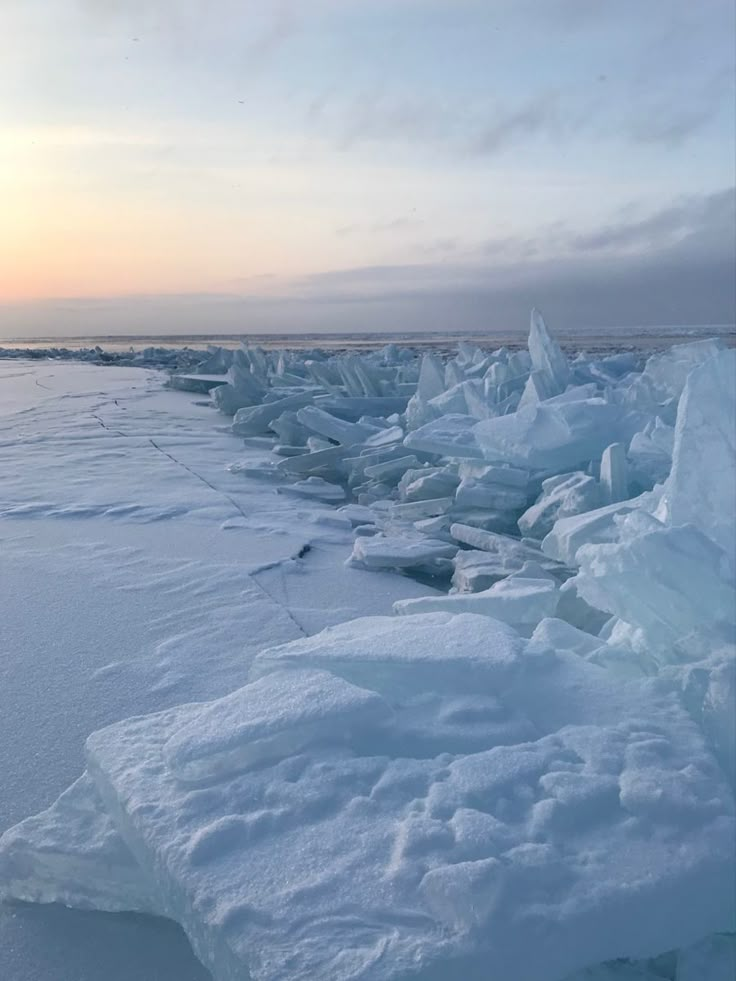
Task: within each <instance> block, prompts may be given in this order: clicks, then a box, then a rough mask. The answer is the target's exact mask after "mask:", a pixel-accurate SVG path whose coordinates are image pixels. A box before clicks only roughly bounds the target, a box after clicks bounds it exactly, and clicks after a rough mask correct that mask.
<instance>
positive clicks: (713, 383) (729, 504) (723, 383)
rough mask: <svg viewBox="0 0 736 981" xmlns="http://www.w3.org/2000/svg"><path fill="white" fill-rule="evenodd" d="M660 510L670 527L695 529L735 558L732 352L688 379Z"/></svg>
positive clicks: (735, 373)
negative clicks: (684, 525) (670, 467)
mask: <svg viewBox="0 0 736 981" xmlns="http://www.w3.org/2000/svg"><path fill="white" fill-rule="evenodd" d="M664 505H665V508H666V514H667V518H668V520H669V521H671V522H672V523H673V524H676V525H680V524H686V523H690V524H693V525H695V527H696V528H699V529H700V530H701V531H702V532H703V533H704V534H706V535H708V537H709V538H712V539H713V540H714V541H716V542H718V543H719V545H720V546H721V547H722V548H723V549H724V550H725V551H726V553H727V554H729V555H731V556H735V555H736V511H735V508H736V350H729V351H723V352H722V353H720V354H719V355H718V357H715V358H712V359H711V360H710V361H706V362H705V364H703V365H701V366H700V367H697V368H695V369H693V371H692V372H691V374H690V375H689V377H688V379H687V383H686V384H685V390H684V391H683V393H682V398H681V400H680V405H679V408H678V412H677V423H676V425H675V444H674V452H673V456H672V473H671V474H670V476H669V478H668V480H667V483H666V491H665V498H664Z"/></svg>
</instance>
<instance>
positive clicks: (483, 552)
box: [450, 524, 569, 593]
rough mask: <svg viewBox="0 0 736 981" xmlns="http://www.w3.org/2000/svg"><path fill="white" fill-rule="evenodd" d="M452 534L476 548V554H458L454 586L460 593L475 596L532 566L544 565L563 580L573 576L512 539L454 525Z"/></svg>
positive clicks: (462, 552) (451, 530) (466, 552)
mask: <svg viewBox="0 0 736 981" xmlns="http://www.w3.org/2000/svg"><path fill="white" fill-rule="evenodd" d="M450 533H451V534H452V535H453V537H454V538H455V539H456V540H457V541H459V542H463V543H465V544H467V545H472V546H473V548H474V550H473V551H461V552H458V554H457V555H456V556H455V576H454V577H453V586H455V588H456V589H457V590H458V592H461V593H463V592H471V593H472V592H477V591H478V589H487V588H488V587H489V586H492V585H493V584H494V582H498V581H499V580H500V579H504V578H505V577H506V576H508V575H510V574H511V573H513V572H518V571H519V570H520V569H521V568H522V567H523V566H524V565H525V564H526V563H529V562H534V563H538V564H540V565H541V566H542V567H543V568H544V569H545V570H546V571H547V572H548V573H552V574H553V575H554V576H555V577H556V578H558V579H560V580H562V579H565V578H566V576H567V575H569V572H568V571H567V570H566V569H565V567H564V566H560V564H559V563H557V562H555V561H554V560H551V559H548V558H547V557H546V556H545V555H543V554H542V553H541V552H540V551H539V550H538V549H536V548H532V547H531V546H529V545H528V544H525V543H523V542H520V541H518V540H517V539H514V538H509V536H508V535H499V534H496V533H495V532H489V531H484V530H482V529H480V528H471V527H468V526H467V525H461V524H453V525H451V526H450ZM471 587H474V588H471Z"/></svg>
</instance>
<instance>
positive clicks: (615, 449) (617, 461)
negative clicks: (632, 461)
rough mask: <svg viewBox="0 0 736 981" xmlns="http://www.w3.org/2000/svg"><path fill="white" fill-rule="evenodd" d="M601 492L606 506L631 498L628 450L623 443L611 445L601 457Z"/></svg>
mask: <svg viewBox="0 0 736 981" xmlns="http://www.w3.org/2000/svg"><path fill="white" fill-rule="evenodd" d="M601 490H602V492H603V499H604V503H605V504H615V503H616V502H617V501H625V500H626V499H627V498H628V496H629V479H628V472H627V466H626V448H625V447H624V445H623V443H611V445H610V446H607V447H606V448H605V450H604V451H603V456H602V457H601Z"/></svg>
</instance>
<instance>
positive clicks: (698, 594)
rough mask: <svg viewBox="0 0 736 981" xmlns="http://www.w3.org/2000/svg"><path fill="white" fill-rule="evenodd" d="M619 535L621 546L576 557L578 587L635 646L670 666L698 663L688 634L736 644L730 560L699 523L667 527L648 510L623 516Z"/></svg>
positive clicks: (587, 549)
mask: <svg viewBox="0 0 736 981" xmlns="http://www.w3.org/2000/svg"><path fill="white" fill-rule="evenodd" d="M619 529H620V536H621V540H620V541H618V542H615V543H610V544H601V545H585V546H583V547H582V548H580V549H579V550H578V552H577V558H578V561H579V562H580V571H579V573H578V575H577V576H576V578H575V580H574V582H575V584H576V586H577V589H578V592H579V593H580V595H581V596H582V597H583V598H584V599H585V600H587V602H588V603H590V604H591V605H592V606H594V607H595V608H596V609H599V610H605V611H607V612H608V613H611V614H614V615H615V616H617V617H619V618H620V619H621V620H623V621H625V622H626V623H627V624H630V625H631V626H632V627H633V628H636V633H635V634H634V636H633V637H632V641H633V642H634V643H635V644H636V645H637V646H639V647H640V648H641V649H642V650H644V651H647V652H649V653H652V654H654V655H656V656H657V657H659V658H661V659H662V660H664V661H668V660H673V659H674V660H688V659H694V658H693V655H692V654H688V647H689V646H690V645H691V641H690V639H689V638H690V635H693V634H700V635H703V636H705V637H710V638H712V640H711V643H713V644H715V645H716V646H717V644H718V643H719V642H720V643H722V642H723V641H726V640H730V639H732V638H733V636H734V633H735V632H736V580H735V579H734V568H733V558H732V557H729V556H728V555H726V553H725V552H724V551H723V550H722V549H721V548H719V546H718V545H716V543H715V542H713V541H712V540H711V539H709V538H706V536H705V535H703V534H702V532H700V531H699V530H698V529H697V528H695V527H694V526H693V525H683V526H682V527H678V528H671V527H665V526H664V525H662V524H661V523H660V522H659V521H657V520H656V519H655V518H653V517H652V516H651V515H649V514H646V513H645V512H637V511H634V512H632V513H631V514H629V515H628V516H626V517H624V518H622V520H621V521H620V522H619ZM545 541H546V540H545ZM653 570H656V572H654V571H653ZM693 646H694V649H695V656H696V657H697V656H701V655H700V648H699V646H698V645H693Z"/></svg>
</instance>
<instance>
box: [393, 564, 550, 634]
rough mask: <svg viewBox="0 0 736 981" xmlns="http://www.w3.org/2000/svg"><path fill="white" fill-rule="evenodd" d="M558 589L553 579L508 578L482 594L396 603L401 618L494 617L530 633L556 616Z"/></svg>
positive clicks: (407, 600)
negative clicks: (427, 615) (417, 615)
mask: <svg viewBox="0 0 736 981" xmlns="http://www.w3.org/2000/svg"><path fill="white" fill-rule="evenodd" d="M557 599H558V594H557V585H556V583H554V582H553V581H552V580H551V579H522V578H516V577H509V578H507V579H502V580H501V581H500V582H497V583H495V584H494V585H493V586H491V587H490V589H485V590H482V591H481V592H479V593H453V594H451V595H449V596H426V597H423V596H420V597H418V598H417V599H406V600H397V601H396V602H395V603H394V611H395V612H396V613H398V614H403V615H406V614H412V613H434V612H437V611H440V610H444V611H446V612H448V613H479V614H481V615H482V616H488V617H495V618H496V619H498V620H501V621H502V623H508V624H510V625H511V626H513V627H515V628H516V629H518V630H520V631H522V632H525V633H530V632H531V629H532V628H533V627H534V626H535V625H536V624H537V623H539V621H540V620H542V619H543V618H544V617H551V616H554V613H555V610H556V608H557Z"/></svg>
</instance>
